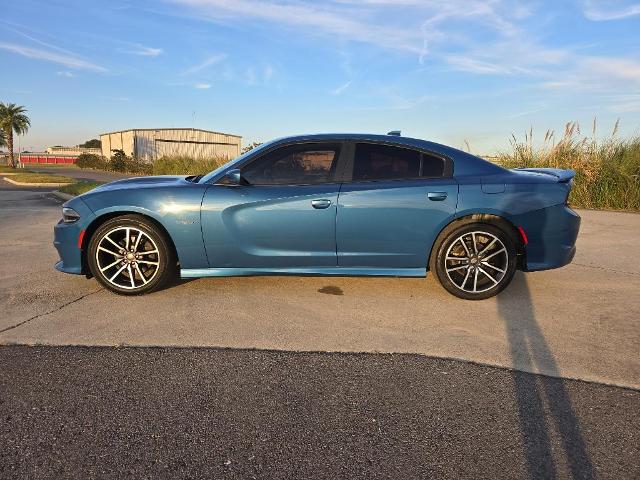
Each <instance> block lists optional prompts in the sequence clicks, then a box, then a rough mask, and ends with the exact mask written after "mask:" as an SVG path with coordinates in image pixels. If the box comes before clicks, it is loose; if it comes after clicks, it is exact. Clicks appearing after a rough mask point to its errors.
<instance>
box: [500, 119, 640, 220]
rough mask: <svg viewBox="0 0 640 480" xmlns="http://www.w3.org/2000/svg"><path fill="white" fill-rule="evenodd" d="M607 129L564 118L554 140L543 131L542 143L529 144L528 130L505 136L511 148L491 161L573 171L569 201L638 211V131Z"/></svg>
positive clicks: (509, 165)
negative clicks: (586, 129)
mask: <svg viewBox="0 0 640 480" xmlns="http://www.w3.org/2000/svg"><path fill="white" fill-rule="evenodd" d="M617 132H618V122H616V124H615V126H614V129H613V132H612V134H611V135H610V136H608V137H606V138H604V139H598V138H597V136H596V121H595V120H594V121H593V127H592V132H591V136H584V135H582V134H581V132H580V125H579V124H578V123H577V122H569V123H567V125H566V126H565V130H564V134H563V136H562V138H560V140H559V141H556V138H555V133H554V132H553V131H552V130H549V131H547V133H546V135H545V137H544V142H543V145H542V147H539V148H536V147H534V146H533V132H532V131H531V130H530V131H529V132H528V133H527V134H525V138H524V141H520V140H518V139H517V138H516V137H515V136H512V139H511V147H512V150H511V152H508V153H501V154H500V155H499V156H498V158H497V159H496V161H497V163H499V164H500V165H502V166H503V167H506V168H517V167H529V168H531V167H550V168H564V169H572V170H575V171H576V177H575V180H574V186H573V189H572V191H571V196H570V197H569V203H570V204H571V205H573V206H575V207H582V208H594V209H613V210H631V211H640V137H634V138H630V139H626V140H624V139H621V138H619V137H617V136H616V134H617Z"/></svg>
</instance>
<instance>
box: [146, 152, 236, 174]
mask: <svg viewBox="0 0 640 480" xmlns="http://www.w3.org/2000/svg"><path fill="white" fill-rule="evenodd" d="M228 161H229V159H228V158H226V157H214V158H192V157H186V156H169V157H162V158H159V159H158V160H156V161H155V162H154V164H153V174H154V175H204V174H206V173H209V172H210V171H212V170H215V169H216V168H218V167H219V166H221V165H224V164H225V163H227V162H228Z"/></svg>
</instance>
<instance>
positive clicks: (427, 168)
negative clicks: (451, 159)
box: [420, 153, 444, 178]
mask: <svg viewBox="0 0 640 480" xmlns="http://www.w3.org/2000/svg"><path fill="white" fill-rule="evenodd" d="M443 175H444V160H443V159H442V158H439V157H434V156H433V155H429V154H428V153H423V154H422V170H420V176H421V177H425V178H429V177H442V176H443Z"/></svg>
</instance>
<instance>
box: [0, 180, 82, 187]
mask: <svg viewBox="0 0 640 480" xmlns="http://www.w3.org/2000/svg"><path fill="white" fill-rule="evenodd" d="M4 181H5V182H9V183H12V184H13V185H18V186H20V187H64V186H65V185H71V183H70V182H65V183H28V182H16V181H15V180H10V179H8V178H5V179H4Z"/></svg>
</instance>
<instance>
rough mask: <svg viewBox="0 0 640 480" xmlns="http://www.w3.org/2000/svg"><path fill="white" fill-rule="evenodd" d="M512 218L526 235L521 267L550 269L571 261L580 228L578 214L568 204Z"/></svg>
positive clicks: (528, 269)
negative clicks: (522, 265)
mask: <svg viewBox="0 0 640 480" xmlns="http://www.w3.org/2000/svg"><path fill="white" fill-rule="evenodd" d="M515 220H516V222H518V223H517V225H519V226H522V227H523V228H524V229H525V231H526V232H527V236H528V238H529V243H528V244H527V246H526V247H525V251H526V257H525V265H524V270H526V271H538V270H549V269H552V268H560V267H563V266H565V265H567V264H569V263H571V261H572V260H573V257H574V256H575V254H576V239H577V238H578V232H579V231H580V216H579V215H578V214H577V213H576V212H574V211H573V210H571V208H569V207H568V206H567V205H555V206H553V207H549V208H543V209H541V210H535V211H533V212H529V213H527V214H524V215H520V216H519V217H518V218H516V219H515Z"/></svg>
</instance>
